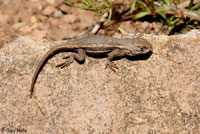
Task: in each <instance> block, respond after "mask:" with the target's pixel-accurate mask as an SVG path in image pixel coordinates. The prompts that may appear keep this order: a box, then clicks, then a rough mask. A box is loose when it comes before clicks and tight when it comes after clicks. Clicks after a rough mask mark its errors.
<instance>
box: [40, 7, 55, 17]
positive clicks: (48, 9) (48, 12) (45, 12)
mask: <svg viewBox="0 0 200 134" xmlns="http://www.w3.org/2000/svg"><path fill="white" fill-rule="evenodd" d="M55 10H56V9H55V7H53V6H47V7H46V8H45V9H44V10H43V11H42V14H44V15H48V16H49V15H51V14H52V13H53V12H54V11H55Z"/></svg>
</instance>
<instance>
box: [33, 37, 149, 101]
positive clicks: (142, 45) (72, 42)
mask: <svg viewBox="0 0 200 134" xmlns="http://www.w3.org/2000/svg"><path fill="white" fill-rule="evenodd" d="M64 51H67V52H72V53H70V54H69V55H68V56H66V57H63V59H66V61H65V62H64V63H62V64H59V65H57V67H61V68H64V67H67V66H69V65H70V64H71V63H73V62H74V60H76V61H79V62H84V60H85V55H88V56H97V55H99V56H107V64H106V68H107V67H110V68H111V69H112V70H113V71H114V68H117V67H116V65H115V64H114V63H113V62H112V60H113V59H114V58H115V57H125V56H136V55H141V54H146V53H149V52H152V45H151V44H150V43H149V42H148V41H147V40H146V39H144V38H133V39H130V38H122V39H120V38H115V37H111V36H106V35H89V36H84V37H82V38H72V39H69V40H67V42H64V43H60V44H58V45H55V46H54V47H52V48H50V50H49V51H47V52H46V53H45V54H44V56H43V57H42V58H41V60H40V61H39V64H38V65H37V66H36V69H35V72H34V74H33V77H32V83H31V88H30V92H31V94H30V97H31V98H32V96H33V92H34V85H35V83H36V80H37V77H38V75H39V73H40V71H41V70H42V68H43V66H44V65H45V63H46V62H47V61H48V59H49V58H50V57H52V56H53V55H55V54H57V53H59V52H64Z"/></svg>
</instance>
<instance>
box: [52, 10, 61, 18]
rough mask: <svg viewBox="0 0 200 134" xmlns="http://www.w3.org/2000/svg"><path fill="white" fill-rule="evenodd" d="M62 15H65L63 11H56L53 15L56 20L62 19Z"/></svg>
mask: <svg viewBox="0 0 200 134" xmlns="http://www.w3.org/2000/svg"><path fill="white" fill-rule="evenodd" d="M62 15H63V14H62V12H61V11H55V12H54V14H53V17H54V18H59V17H61V16H62Z"/></svg>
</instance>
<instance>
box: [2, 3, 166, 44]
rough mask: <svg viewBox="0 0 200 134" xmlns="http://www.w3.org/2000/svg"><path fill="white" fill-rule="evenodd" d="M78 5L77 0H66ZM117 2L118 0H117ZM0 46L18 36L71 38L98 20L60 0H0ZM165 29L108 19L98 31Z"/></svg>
mask: <svg viewBox="0 0 200 134" xmlns="http://www.w3.org/2000/svg"><path fill="white" fill-rule="evenodd" d="M68 1H69V2H73V3H75V4H76V5H77V4H78V5H80V4H81V2H80V0H68ZM119 1H120V0H119ZM0 9H1V10H0V48H1V47H2V46H3V45H4V44H5V43H8V42H11V41H13V40H15V39H16V38H17V37H19V36H31V37H34V38H45V39H48V40H50V41H56V40H63V39H66V38H71V37H74V36H76V35H78V34H80V33H81V32H84V31H87V30H88V29H92V27H94V25H95V24H96V23H97V22H98V21H99V20H100V16H96V15H95V12H92V11H85V10H80V9H78V8H74V7H70V6H67V5H66V4H64V3H63V0H14V1H13V0H0ZM167 29H168V28H167V27H166V26H163V25H158V24H156V23H155V22H151V23H150V22H147V21H143V22H141V21H135V22H133V21H132V20H123V21H118V20H114V21H110V23H109V24H108V25H107V26H104V27H103V28H102V29H101V30H100V31H99V34H107V35H113V34H116V33H120V32H121V33H123V32H125V33H153V34H157V35H158V34H165V31H166V30H167Z"/></svg>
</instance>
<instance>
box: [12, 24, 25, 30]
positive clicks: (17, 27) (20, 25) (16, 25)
mask: <svg viewBox="0 0 200 134" xmlns="http://www.w3.org/2000/svg"><path fill="white" fill-rule="evenodd" d="M24 25H26V23H25V22H19V23H15V24H14V25H13V26H12V27H13V29H15V30H18V29H19V28H21V27H23V26H24Z"/></svg>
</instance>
